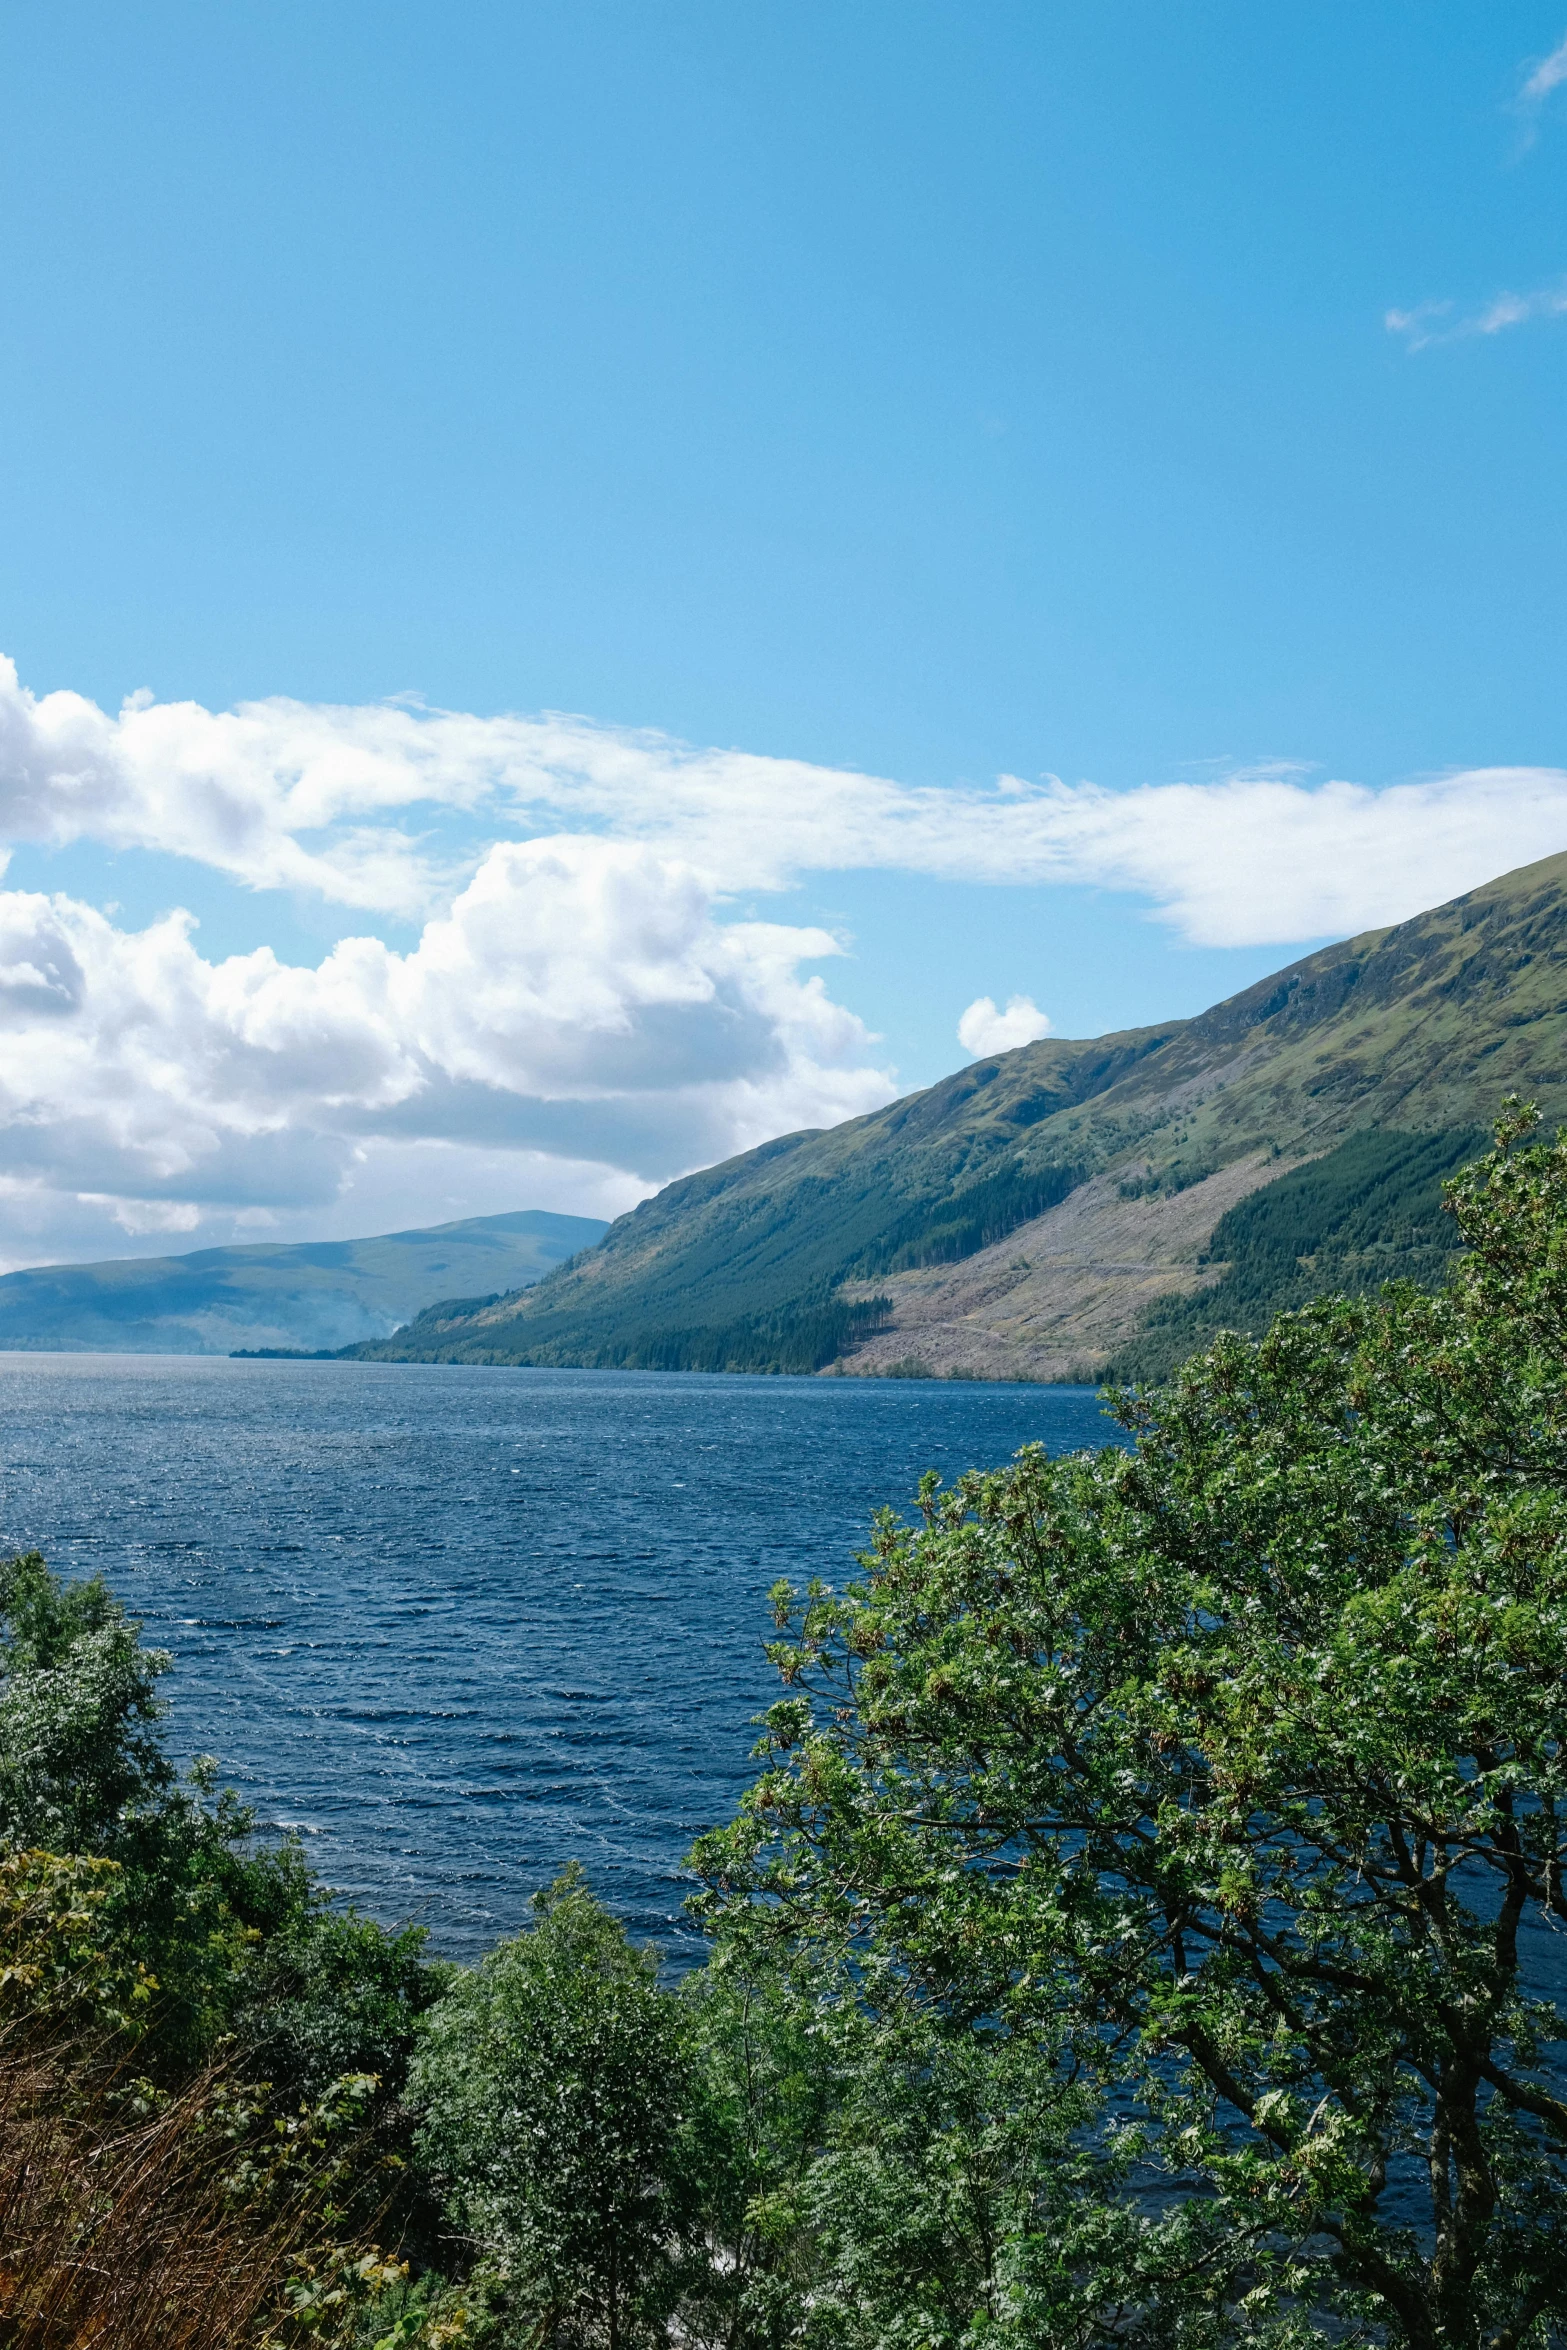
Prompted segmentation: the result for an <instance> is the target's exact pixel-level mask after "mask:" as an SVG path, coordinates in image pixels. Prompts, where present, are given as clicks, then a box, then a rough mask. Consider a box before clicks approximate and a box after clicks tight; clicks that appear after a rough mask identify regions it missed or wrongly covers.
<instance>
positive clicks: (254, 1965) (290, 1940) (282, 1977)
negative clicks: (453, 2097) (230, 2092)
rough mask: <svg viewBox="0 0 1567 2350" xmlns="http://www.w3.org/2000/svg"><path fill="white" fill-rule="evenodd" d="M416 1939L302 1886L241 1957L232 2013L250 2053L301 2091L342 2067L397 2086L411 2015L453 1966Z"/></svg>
mask: <svg viewBox="0 0 1567 2350" xmlns="http://www.w3.org/2000/svg"><path fill="white" fill-rule="evenodd" d="M425 1939H426V1936H425V1931H424V1928H423V1927H422V1926H406V1927H404V1928H403V1929H402V1931H401V1932H400V1933H388V1932H387V1931H386V1930H385V1929H384V1928H383V1927H381V1926H379V1925H377V1924H376V1923H375V1922H374V1920H373V1919H370V1918H364V1917H360V1916H358V1915H357V1914H356V1913H355V1912H353V1911H351V1910H349V1911H344V1910H340V1909H330V1908H328V1907H326V1906H325V1904H324V1902H323V1901H322V1899H321V1897H320V1895H319V1893H318V1892H317V1891H316V1889H315V1888H314V1887H312V1888H311V1898H310V1901H309V1903H308V1906H306V1905H303V1904H302V1905H301V1906H300V1907H299V1908H297V1909H295V1910H294V1911H293V1913H292V1914H290V1915H289V1916H288V1917H287V1918H286V1919H285V1921H284V1922H283V1924H282V1925H281V1927H280V1929H279V1930H278V1931H276V1932H274V1933H273V1934H271V1935H269V1936H267V1937H265V1938H264V1939H263V1940H261V1942H260V1944H259V1947H258V1948H257V1950H256V1953H255V1955H254V1957H253V1959H252V1962H251V1965H250V1967H249V1970H248V1973H247V1977H246V1981H245V1984H244V1992H243V2004H242V2005H241V2006H239V2007H238V2009H237V2011H236V2018H235V2020H236V2027H237V2028H238V2029H239V2031H240V2032H241V2033H242V2035H243V2038H244V2041H245V2044H246V2047H247V2049H248V2050H249V2051H250V2052H251V2056H252V2060H253V2062H254V2063H255V2064H256V2066H257V2067H258V2068H259V2069H261V2070H263V2071H265V2072H266V2073H267V2074H268V2076H269V2077H270V2078H271V2079H273V2080H275V2081H280V2082H284V2083H286V2084H288V2086H289V2087H290V2088H292V2089H295V2090H297V2091H298V2092H299V2093H300V2094H301V2095H303V2096H306V2097H319V2096H321V2095H322V2094H323V2093H324V2092H325V2090H326V2088H327V2086H328V2084H329V2083H331V2082H332V2081H334V2080H337V2079H340V2078H341V2077H342V2076H343V2075H344V2074H348V2073H354V2074H372V2075H374V2077H375V2078H376V2080H377V2081H378V2082H379V2083H380V2084H381V2085H382V2087H383V2089H385V2090H386V2091H388V2092H389V2093H397V2092H400V2091H401V2089H402V2086H403V2083H404V2080H405V2077H406V2074H407V2070H408V2063H409V2059H410V2057H411V2056H412V2054H413V2049H414V2042H415V2037H416V2035H417V2032H418V2027H419V2019H420V2018H421V2016H423V2015H425V2014H426V2013H427V2012H428V2010H429V2009H430V2008H431V2007H432V2006H433V2005H434V2003H435V2001H436V1999H437V1998H438V1997H439V1996H440V1994H441V1992H442V1990H443V1989H444V1988H445V1986H446V1984H447V1982H448V1981H449V1979H450V1977H451V1975H452V1973H453V1971H454V1970H453V1969H452V1968H450V1967H449V1966H443V1965H441V1964H439V1963H432V1962H431V1961H430V1960H429V1959H427V1958H426V1957H425V1955H424V1945H425Z"/></svg>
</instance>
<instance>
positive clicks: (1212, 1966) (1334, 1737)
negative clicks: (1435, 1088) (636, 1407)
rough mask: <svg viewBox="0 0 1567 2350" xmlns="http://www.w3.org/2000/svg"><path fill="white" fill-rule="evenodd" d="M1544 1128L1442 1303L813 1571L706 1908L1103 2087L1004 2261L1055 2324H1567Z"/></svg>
mask: <svg viewBox="0 0 1567 2350" xmlns="http://www.w3.org/2000/svg"><path fill="white" fill-rule="evenodd" d="M1532 1128H1533V1119H1532V1114H1531V1113H1529V1112H1527V1111H1524V1110H1521V1109H1519V1108H1518V1107H1517V1106H1516V1105H1509V1111H1508V1115H1507V1117H1506V1118H1505V1119H1504V1121H1503V1124H1502V1125H1501V1127H1500V1128H1499V1129H1498V1139H1497V1146H1496V1149H1495V1150H1494V1151H1493V1152H1492V1154H1491V1155H1490V1157H1489V1158H1488V1159H1486V1160H1485V1161H1483V1162H1482V1163H1481V1164H1480V1165H1479V1166H1478V1167H1477V1168H1475V1169H1473V1170H1471V1171H1470V1172H1469V1173H1468V1174H1467V1175H1465V1176H1464V1177H1462V1178H1460V1179H1458V1180H1457V1182H1456V1183H1454V1184H1453V1185H1451V1186H1450V1187H1449V1204H1450V1206H1451V1208H1452V1210H1453V1212H1454V1213H1455V1215H1456V1217H1457V1222H1458V1228H1459V1234H1460V1237H1461V1239H1462V1241H1463V1242H1464V1244H1465V1246H1466V1248H1467V1249H1468V1251H1469V1254H1468V1256H1467V1257H1466V1258H1464V1259H1463V1260H1461V1261H1460V1265H1459V1269H1458V1271H1457V1273H1456V1275H1455V1277H1454V1280H1453V1282H1452V1284H1451V1285H1450V1287H1449V1289H1448V1290H1447V1291H1445V1292H1444V1293H1442V1294H1441V1295H1440V1296H1438V1297H1436V1298H1429V1297H1425V1296H1423V1295H1421V1294H1420V1293H1418V1292H1415V1291H1412V1290H1409V1289H1407V1288H1405V1289H1390V1290H1389V1291H1387V1292H1385V1293H1384V1295H1383V1297H1382V1298H1381V1299H1380V1300H1377V1301H1370V1302H1366V1301H1360V1302H1356V1303H1353V1304H1350V1303H1346V1302H1344V1301H1329V1302H1326V1303H1324V1304H1321V1305H1319V1306H1317V1307H1314V1308H1311V1309H1308V1310H1307V1311H1306V1312H1304V1313H1301V1314H1298V1315H1292V1316H1284V1317H1281V1318H1280V1320H1279V1321H1278V1322H1276V1323H1275V1325H1274V1327H1273V1329H1272V1330H1271V1331H1270V1332H1269V1334H1268V1336H1267V1337H1266V1338H1264V1339H1263V1340H1262V1341H1261V1342H1260V1343H1257V1344H1250V1343H1247V1342H1244V1341H1242V1340H1239V1339H1236V1338H1233V1337H1221V1338H1220V1339H1219V1340H1218V1341H1217V1342H1216V1343H1215V1344H1214V1345H1213V1347H1212V1348H1211V1349H1210V1350H1209V1351H1208V1353H1207V1354H1205V1355H1204V1356H1202V1357H1201V1358H1200V1359H1198V1360H1197V1361H1196V1362H1194V1363H1192V1364H1191V1365H1189V1366H1188V1367H1187V1368H1186V1369H1185V1371H1183V1372H1182V1373H1181V1374H1180V1375H1179V1376H1178V1378H1177V1379H1176V1381H1175V1382H1174V1384H1173V1385H1172V1386H1171V1387H1170V1388H1168V1389H1166V1390H1163V1391H1160V1392H1158V1393H1155V1394H1153V1395H1149V1396H1136V1395H1128V1396H1123V1397H1122V1398H1121V1399H1120V1401H1119V1404H1118V1410H1119V1414H1120V1417H1121V1418H1122V1420H1123V1422H1124V1423H1125V1425H1126V1426H1127V1428H1128V1430H1129V1432H1130V1433H1131V1435H1132V1436H1133V1438H1134V1440H1135V1441H1134V1445H1133V1448H1132V1449H1131V1450H1130V1451H1125V1450H1121V1449H1107V1450H1106V1451H1104V1452H1102V1453H1100V1454H1099V1455H1098V1456H1096V1457H1091V1456H1077V1457H1075V1458H1072V1459H1068V1460H1058V1461H1052V1460H1049V1459H1047V1458H1046V1457H1045V1455H1044V1454H1043V1452H1041V1451H1039V1450H1038V1449H1028V1450H1026V1451H1025V1452H1024V1453H1022V1454H1021V1455H1019V1457H1018V1458H1017V1460H1016V1461H1015V1462H1014V1463H1013V1464H1012V1465H1011V1466H1010V1467H1008V1468H1007V1469H1005V1470H1002V1471H1000V1472H998V1473H995V1474H992V1475H972V1476H969V1477H965V1478H964V1479H963V1480H961V1482H960V1483H959V1484H958V1485H957V1486H956V1487H955V1488H954V1489H953V1490H952V1491H951V1492H948V1493H943V1492H941V1491H939V1490H938V1488H937V1486H936V1484H935V1481H934V1480H927V1481H926V1485H925V1487H924V1489H923V1493H922V1514H921V1518H920V1520H919V1522H918V1523H917V1524H915V1525H912V1526H910V1525H905V1524H902V1523H899V1522H898V1521H896V1520H895V1519H893V1518H892V1517H891V1516H890V1515H884V1516H883V1517H882V1518H881V1519H880V1520H879V1521H878V1525H877V1529H876V1534H875V1539H874V1545H873V1548H872V1550H871V1551H870V1553H868V1554H867V1556H866V1558H865V1560H864V1561H863V1562H862V1564H863V1566H864V1570H865V1572H864V1577H863V1580H861V1581H859V1582H857V1583H855V1584H852V1585H851V1586H850V1587H849V1588H848V1589H847V1590H845V1591H843V1592H841V1593H838V1592H834V1591H832V1590H830V1589H828V1588H826V1587H825V1586H823V1585H821V1584H819V1583H818V1584H814V1585H813V1586H812V1587H811V1588H810V1590H809V1591H808V1592H806V1593H805V1594H804V1595H803V1597H802V1596H797V1595H795V1594H794V1593H792V1592H791V1591H789V1590H788V1588H787V1587H782V1586H781V1587H780V1589H779V1591H778V1592H777V1593H776V1594H775V1600H776V1605H777V1610H778V1617H779V1626H780V1631H781V1632H782V1633H784V1634H785V1635H786V1636H785V1637H784V1638H783V1639H781V1640H780V1641H779V1642H778V1643H777V1645H776V1647H775V1649H774V1652H773V1653H774V1657H775V1661H776V1663H777V1665H778V1667H779V1670H780V1672H781V1674H782V1677H783V1679H784V1681H785V1682H786V1684H788V1686H789V1691H790V1694H788V1695H787V1696H786V1697H785V1698H784V1699H783V1700H782V1701H781V1702H780V1703H779V1704H777V1705H776V1706H775V1707H774V1708H773V1709H772V1711H771V1713H770V1715H769V1716H768V1726H767V1739H766V1742H765V1744H766V1749H767V1752H766V1767H765V1768H764V1770H763V1772H762V1774H761V1776H760V1778H759V1779H758V1781H757V1783H756V1784H755V1786H754V1787H753V1788H752V1789H751V1790H750V1792H749V1794H748V1796H747V1798H746V1801H745V1805H744V1807H743V1810H742V1814H741V1817H740V1819H739V1820H738V1821H737V1823H736V1824H735V1825H734V1827H732V1828H731V1829H729V1830H727V1831H724V1832H722V1833H721V1834H719V1835H716V1836H714V1837H710V1838H708V1839H706V1840H704V1843H703V1844H702V1845H701V1846H699V1848H698V1862H699V1866H700V1867H701V1868H702V1869H703V1871H704V1873H705V1874H706V1876H707V1878H708V1880H709V1885H710V1891H709V1894H708V1895H707V1897H706V1907H707V1909H708V1913H709V1915H710V1917H711V1918H712V1919H713V1921H714V1922H715V1923H716V1924H718V1925H719V1926H720V1928H721V1929H722V1928H724V1927H725V1922H726V1921H728V1930H730V1931H743V1932H744V1933H746V1934H748V1935H755V1934H756V1933H757V1932H758V1931H770V1932H772V1933H773V1934H774V1935H775V1936H777V1937H779V1938H780V1939H783V1940H785V1941H787V1942H788V1943H789V1944H790V1945H792V1947H793V1948H794V1950H795V1951H796V1952H797V1953H809V1952H811V1951H816V1952H819V1953H820V1954H822V1962H823V1963H824V1964H830V1965H831V1966H833V1967H835V1968H837V1967H841V1966H843V1965H844V1964H846V1963H847V1964H849V1965H851V1966H852V1968H853V1969H854V1971H855V1979H856V1982H857V1983H858V1985H859V1986H860V1992H861V1997H862V2000H863V2003H864V2006H865V2009H866V2011H867V2013H868V2014H871V2015H873V2016H879V2017H884V2018H887V2019H894V2018H896V2017H897V2016H898V2015H899V2014H900V2013H902V2012H905V2011H908V2010H911V2009H912V2010H914V2011H917V2012H918V2013H920V2014H921V2015H923V2016H925V2017H927V2018H928V2019H930V2021H931V2024H932V2026H933V2028H936V2029H939V2030H940V2031H941V2032H942V2033H945V2034H959V2035H964V2034H966V2035H969V2036H971V2037H999V2038H1000V2039H1001V2040H1003V2041H1010V2042H1012V2043H1015V2044H1032V2045H1034V2046H1037V2047H1048V2048H1049V2049H1050V2050H1051V2051H1052V2052H1053V2053H1052V2062H1053V2064H1054V2065H1055V2067H1056V2071H1057V2075H1058V2077H1059V2078H1060V2079H1061V2080H1062V2081H1066V2080H1069V2079H1070V2080H1075V2081H1076V2082H1077V2083H1079V2084H1080V2085H1081V2084H1084V2083H1088V2082H1094V2083H1096V2084H1097V2087H1098V2096H1099V2105H1098V2121H1097V2126H1096V2129H1095V2130H1094V2131H1093V2132H1092V2133H1090V2135H1091V2136H1092V2138H1093V2141H1094V2143H1095V2144H1096V2146H1097V2147H1098V2149H1099V2150H1100V2151H1101V2152H1102V2153H1103V2154H1104V2156H1105V2157H1106V2159H1107V2161H1109V2162H1110V2163H1111V2165H1112V2168H1111V2170H1110V2171H1107V2172H1105V2173H1104V2174H1102V2175H1101V2177H1100V2181H1099V2185H1098V2187H1097V2189H1096V2190H1095V2192H1096V2194H1097V2196H1098V2198H1099V2200H1098V2204H1097V2209H1096V2212H1094V2213H1089V2212H1088V2211H1087V2209H1086V2206H1085V2207H1084V2209H1083V2212H1082V2213H1081V2215H1080V2216H1081V2217H1082V2220H1083V2224H1082V2225H1079V2226H1077V2227H1076V2228H1075V2229H1068V2230H1066V2231H1065V2232H1063V2233H1058V2234H1057V2235H1056V2236H1055V2238H1054V2239H1053V2240H1052V2239H1049V2238H1047V2237H1046V2236H1044V2235H1042V2234H1041V2233H1040V2231H1039V2230H1038V2229H1037V2228H1035V2229H1034V2230H1033V2231H1032V2232H1030V2231H1029V2229H1028V2228H1027V2227H1026V2226H1025V2227H1024V2229H1023V2230H1022V2232H1021V2233H1014V2234H1013V2235H1012V2236H1011V2237H1010V2238H1009V2239H1008V2241H1007V2242H1006V2243H1005V2244H1004V2245H1003V2246H1001V2247H1000V2248H999V2250H998V2254H997V2262H996V2272H997V2273H996V2294H995V2296H994V2299H995V2311H996V2322H997V2323H998V2324H1000V2325H1001V2326H1002V2327H1003V2328H1008V2327H1010V2328H1011V2329H1012V2330H1013V2331H1015V2332H1016V2333H1018V2334H1019V2335H1020V2336H1021V2338H1032V2339H1035V2340H1041V2339H1043V2340H1049V2341H1051V2342H1052V2343H1056V2342H1060V2343H1068V2342H1082V2343H1084V2344H1088V2343H1099V2342H1110V2341H1119V2340H1126V2341H1138V2342H1143V2341H1148V2340H1155V2339H1157V2340H1170V2341H1182V2342H1190V2343H1196V2342H1199V2341H1209V2340H1221V2339H1224V2340H1235V2339H1244V2340H1248V2341H1257V2342H1277V2343H1284V2342H1293V2341H1296V2340H1303V2339H1320V2338H1322V2334H1321V2329H1322V2328H1323V2327H1324V2326H1326V2327H1327V2328H1328V2329H1329V2331H1330V2332H1331V2333H1332V2335H1333V2336H1334V2338H1365V2339H1371V2340H1385V2341H1390V2342H1402V2343H1407V2344H1410V2345H1413V2346H1415V2350H1438V2345H1443V2346H1447V2345H1451V2346H1453V2350H1479V2345H1481V2344H1486V2345H1490V2346H1491V2350H1513V2346H1515V2345H1516V2346H1522V2345H1525V2344H1534V2345H1539V2344H1544V2343H1546V2342H1560V2341H1562V2340H1563V2339H1564V2338H1567V2331H1564V2329H1567V2082H1564V2077H1563V2067H1562V2062H1561V2058H1562V2048H1563V2039H1564V2033H1567V2003H1564V2000H1563V1996H1562V1991H1563V1982H1562V1968H1561V1963H1560V1961H1559V1960H1557V1959H1555V1957H1554V1953H1555V1950H1556V1949H1557V1948H1559V1947H1560V1945H1559V1944H1557V1943H1554V1942H1553V1941H1552V1939H1551V1933H1550V1932H1549V1931H1548V1930H1547V1929H1548V1928H1551V1929H1554V1928H1559V1927H1560V1926H1562V1925H1567V1892H1564V1883H1563V1862H1564V1859H1567V1848H1564V1847H1567V1828H1564V1822H1563V1804H1564V1798H1567V1785H1564V1775H1567V1140H1563V1139H1560V1138H1559V1139H1558V1141H1557V1142H1556V1143H1555V1144H1554V1145H1545V1144H1542V1143H1540V1142H1538V1141H1536V1140H1532V1139H1531V1135H1532ZM1118 2149H1119V2150H1120V2156H1119V2159H1120V2160H1121V2171H1120V2175H1121V2176H1122V2177H1123V2178H1124V2179H1125V2180H1126V2182H1127V2184H1126V2187H1125V2189H1124V2190H1121V2189H1118V2188H1117V2187H1116V2185H1115V2172H1114V2165H1115V2163H1116V2161H1117V2159H1118V2155H1117V2150H1118ZM1127 2157H1130V2159H1131V2160H1132V2161H1133V2162H1135V2163H1136V2164H1137V2165H1140V2166H1142V2167H1140V2168H1138V2169H1135V2170H1133V2169H1128V2168H1127V2167H1126V2158H1127ZM1134 2189H1135V2192H1134V2191H1133V2190H1134ZM975 2338H976V2339H977V2338H978V2335H977V2334H976V2336H975Z"/></svg>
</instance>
